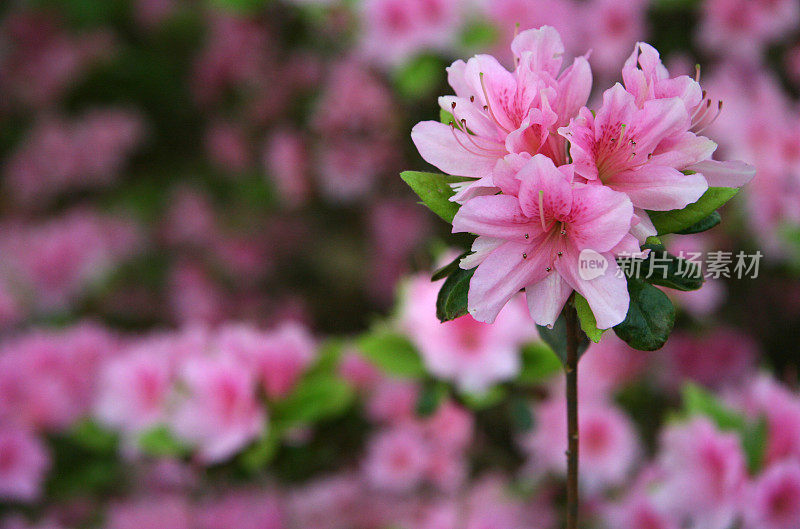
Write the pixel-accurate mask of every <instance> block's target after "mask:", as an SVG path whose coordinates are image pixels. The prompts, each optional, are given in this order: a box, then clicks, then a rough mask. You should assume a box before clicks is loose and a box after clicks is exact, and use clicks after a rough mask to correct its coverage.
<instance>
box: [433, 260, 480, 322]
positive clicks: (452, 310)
mask: <svg viewBox="0 0 800 529" xmlns="http://www.w3.org/2000/svg"><path fill="white" fill-rule="evenodd" d="M474 273H475V268H473V269H471V270H463V269H461V268H458V269H456V270H455V271H454V272H453V273H452V274H450V276H449V277H448V278H447V280H446V281H445V282H444V284H443V285H442V288H441V289H439V295H438V296H437V298H436V317H437V318H439V321H441V322H442V323H444V322H446V321H450V320H454V319H456V318H460V317H461V316H464V315H466V314H467V295H468V293H469V282H470V280H471V279H472V275H473V274H474Z"/></svg>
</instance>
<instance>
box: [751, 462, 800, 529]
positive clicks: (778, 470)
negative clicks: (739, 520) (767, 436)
mask: <svg viewBox="0 0 800 529" xmlns="http://www.w3.org/2000/svg"><path fill="white" fill-rule="evenodd" d="M747 499H748V501H746V502H744V503H743V510H744V519H745V524H744V527H745V528H746V529H794V528H795V527H798V526H799V525H800V463H798V462H797V461H787V462H784V463H778V464H776V465H773V466H771V467H769V468H767V469H766V470H765V471H764V473H763V474H762V475H761V476H759V477H758V478H757V479H756V480H755V482H754V483H753V484H752V485H751V487H750V493H749V495H748V497H747Z"/></svg>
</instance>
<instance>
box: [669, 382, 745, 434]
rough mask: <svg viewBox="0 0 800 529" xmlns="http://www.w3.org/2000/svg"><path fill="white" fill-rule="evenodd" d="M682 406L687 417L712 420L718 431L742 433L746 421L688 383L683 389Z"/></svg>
mask: <svg viewBox="0 0 800 529" xmlns="http://www.w3.org/2000/svg"><path fill="white" fill-rule="evenodd" d="M682 396H683V406H684V409H685V410H686V412H687V414H688V415H690V416H691V415H703V416H705V417H708V418H709V419H711V420H713V421H714V423H716V425H717V426H718V427H719V429H720V430H737V431H744V430H745V429H746V428H747V420H746V419H745V418H744V416H743V415H742V414H740V413H737V412H735V411H733V410H732V409H730V408H728V407H727V406H725V405H724V404H722V403H721V402H720V401H719V400H717V398H716V397H715V396H714V395H713V394H711V393H710V392H708V391H706V390H705V389H703V388H702V387H700V386H698V385H697V384H693V383H689V384H686V385H685V386H684V387H683V392H682Z"/></svg>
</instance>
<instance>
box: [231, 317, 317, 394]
mask: <svg viewBox="0 0 800 529" xmlns="http://www.w3.org/2000/svg"><path fill="white" fill-rule="evenodd" d="M218 347H219V348H220V350H221V351H222V352H223V353H225V354H233V355H235V356H236V357H238V358H240V359H241V360H242V361H243V362H244V363H245V365H247V366H248V367H249V368H250V369H252V372H253V373H255V375H256V376H257V377H258V379H259V381H260V382H261V383H262V384H263V386H264V391H265V392H266V394H267V396H268V397H269V398H272V399H278V398H281V397H284V396H286V395H287V394H288V393H289V392H290V391H291V390H292V389H293V388H294V386H295V384H296V383H297V381H298V379H299V378H300V376H301V375H302V374H303V372H304V371H305V369H306V367H308V365H309V364H310V363H311V362H312V361H313V360H314V357H315V356H316V355H315V349H316V343H315V341H314V339H313V337H312V336H311V334H310V333H309V332H308V330H307V329H306V328H305V327H303V326H301V325H299V324H296V323H292V322H287V323H284V324H282V325H281V326H279V327H277V328H276V329H274V330H272V331H269V332H265V333H261V332H257V331H255V330H253V329H251V328H249V327H244V326H230V327H227V328H225V329H224V330H223V331H222V332H221V333H220V336H219V338H218Z"/></svg>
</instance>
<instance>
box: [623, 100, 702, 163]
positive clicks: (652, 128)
mask: <svg viewBox="0 0 800 529" xmlns="http://www.w3.org/2000/svg"><path fill="white" fill-rule="evenodd" d="M690 126H691V119H690V116H689V113H688V112H687V111H686V107H685V106H684V104H683V101H681V100H680V99H677V98H673V99H652V100H650V101H645V103H644V105H643V106H642V109H641V110H640V111H639V112H638V113H637V115H636V122H635V124H634V125H633V127H634V129H635V131H634V132H633V134H634V135H635V137H636V150H637V151H638V152H639V153H641V154H642V155H643V156H647V155H648V154H649V153H651V152H654V151H655V150H656V148H657V147H658V145H659V143H661V141H663V140H664V139H665V138H668V137H670V136H672V135H674V134H679V133H682V132H684V131H686V130H688V129H689V127H690Z"/></svg>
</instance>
